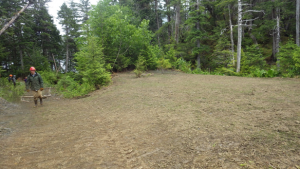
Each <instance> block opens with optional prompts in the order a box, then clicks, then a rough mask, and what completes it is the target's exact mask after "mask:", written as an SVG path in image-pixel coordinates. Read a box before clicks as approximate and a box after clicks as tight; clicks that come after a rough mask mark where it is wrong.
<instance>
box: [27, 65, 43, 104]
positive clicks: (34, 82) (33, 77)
mask: <svg viewBox="0 0 300 169" xmlns="http://www.w3.org/2000/svg"><path fill="white" fill-rule="evenodd" d="M29 70H30V74H29V75H28V76H27V81H26V90H27V92H29V88H30V89H31V90H32V91H33V92H34V94H33V99H34V107H36V106H37V102H38V98H40V103H41V105H43V99H42V91H43V90H44V83H43V79H42V77H41V75H40V74H38V73H37V72H36V70H35V68H34V67H30V69H29Z"/></svg>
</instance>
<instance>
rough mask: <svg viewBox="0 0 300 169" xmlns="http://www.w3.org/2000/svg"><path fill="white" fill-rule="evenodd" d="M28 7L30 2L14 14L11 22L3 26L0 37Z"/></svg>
mask: <svg viewBox="0 0 300 169" xmlns="http://www.w3.org/2000/svg"><path fill="white" fill-rule="evenodd" d="M29 5H30V1H29V2H28V3H27V4H26V5H25V6H24V7H23V8H22V9H21V10H20V11H19V12H18V13H16V15H15V16H13V17H12V18H11V20H10V21H9V22H8V23H7V24H5V25H4V27H3V28H2V29H1V30H0V36H1V35H2V33H3V32H4V31H5V30H6V29H7V28H8V27H9V26H10V25H11V24H12V23H14V21H15V20H16V19H17V18H18V17H19V16H20V14H21V13H22V12H24V11H25V9H26V8H27V7H28V6H29Z"/></svg>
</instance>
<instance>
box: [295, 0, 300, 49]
mask: <svg viewBox="0 0 300 169" xmlns="http://www.w3.org/2000/svg"><path fill="white" fill-rule="evenodd" d="M299 17H300V0H297V3H296V44H297V45H298V46H300V37H299V36H300V20H299Z"/></svg>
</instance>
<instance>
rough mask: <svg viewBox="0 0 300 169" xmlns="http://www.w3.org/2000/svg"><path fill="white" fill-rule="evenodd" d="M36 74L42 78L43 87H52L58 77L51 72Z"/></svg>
mask: <svg viewBox="0 0 300 169" xmlns="http://www.w3.org/2000/svg"><path fill="white" fill-rule="evenodd" d="M38 73H39V74H40V75H41V76H42V78H43V82H44V85H47V86H52V85H55V84H56V83H57V82H58V78H59V75H56V73H55V72H53V71H39V72H38Z"/></svg>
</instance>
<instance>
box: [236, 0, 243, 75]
mask: <svg viewBox="0 0 300 169" xmlns="http://www.w3.org/2000/svg"><path fill="white" fill-rule="evenodd" d="M241 51H242V0H238V43H237V67H236V72H237V73H239V72H240V69H241Z"/></svg>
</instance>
